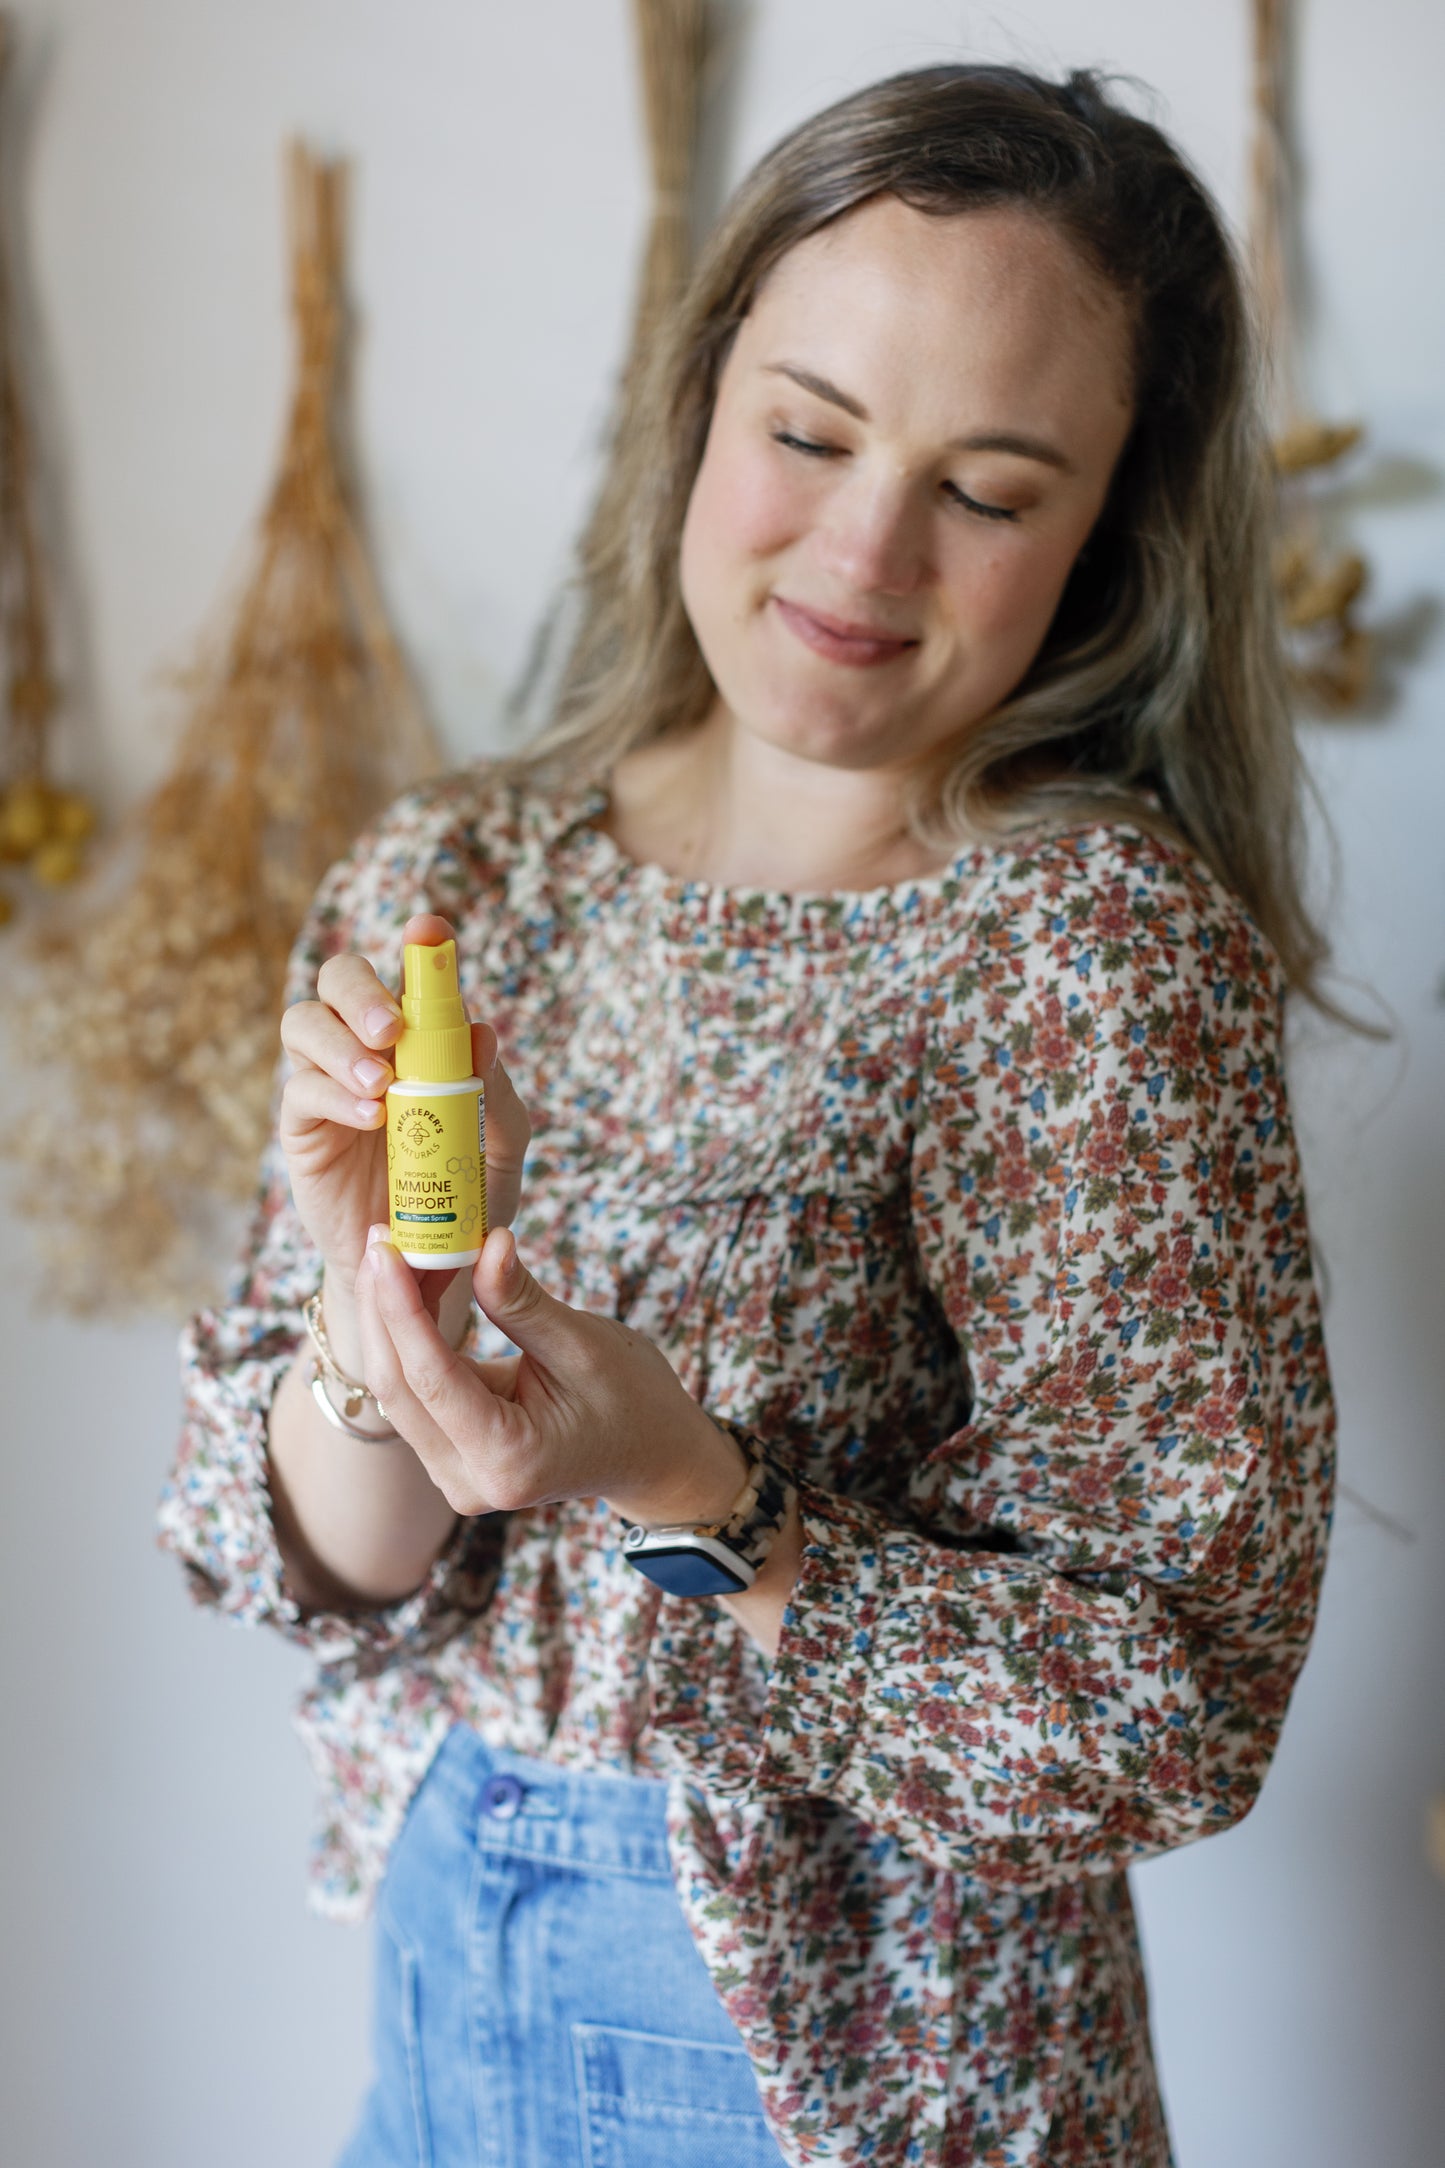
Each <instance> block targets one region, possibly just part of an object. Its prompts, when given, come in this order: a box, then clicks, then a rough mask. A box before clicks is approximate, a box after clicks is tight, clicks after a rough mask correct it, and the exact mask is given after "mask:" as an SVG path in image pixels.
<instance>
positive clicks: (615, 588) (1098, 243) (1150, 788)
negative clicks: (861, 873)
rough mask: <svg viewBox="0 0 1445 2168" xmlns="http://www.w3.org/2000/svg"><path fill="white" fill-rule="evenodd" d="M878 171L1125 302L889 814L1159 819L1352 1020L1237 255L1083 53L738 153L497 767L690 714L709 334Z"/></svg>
mask: <svg viewBox="0 0 1445 2168" xmlns="http://www.w3.org/2000/svg"><path fill="white" fill-rule="evenodd" d="M885 194H886V195H892V196H895V197H897V198H899V199H900V200H901V201H902V202H904V203H906V204H908V205H910V206H911V207H912V208H914V209H916V210H918V211H921V212H925V213H928V214H930V215H934V216H940V217H949V216H954V215H956V214H958V213H961V212H966V211H969V210H975V209H980V208H993V207H997V206H1003V205H1010V206H1017V207H1019V208H1022V209H1025V210H1028V211H1030V212H1032V213H1034V214H1035V215H1037V216H1039V217H1041V218H1043V219H1046V220H1047V221H1048V222H1049V223H1050V224H1051V225H1052V226H1053V227H1054V228H1055V229H1056V230H1057V231H1059V232H1060V233H1061V234H1062V235H1063V236H1064V237H1065V238H1067V239H1068V240H1069V241H1071V242H1072V243H1073V245H1074V246H1075V247H1076V248H1077V249H1078V250H1079V252H1080V254H1081V256H1082V257H1083V259H1084V260H1085V261H1086V262H1087V263H1088V264H1089V265H1090V266H1091V267H1092V268H1093V269H1094V271H1095V272H1096V273H1097V275H1098V276H1099V277H1101V278H1102V279H1104V280H1105V281H1106V282H1107V283H1108V284H1109V285H1110V286H1112V287H1113V288H1114V289H1116V290H1117V291H1118V292H1119V293H1120V294H1122V296H1123V297H1124V298H1125V299H1126V301H1127V302H1128V303H1129V304H1130V307H1131V310H1132V315H1133V322H1134V326H1135V346H1134V389H1135V406H1136V418H1135V421H1134V425H1133V429H1132V432H1131V435H1130V438H1129V441H1128V443H1127V445H1126V447H1125V449H1124V452H1123V453H1122V455H1121V457H1120V460H1119V464H1118V468H1117V470H1116V473H1115V476H1114V479H1113V483H1112V486H1111V489H1110V493H1109V497H1108V501H1107V503H1106V505H1105V507H1104V510H1103V512H1102V514H1101V515H1100V518H1099V521H1098V523H1097V525H1096V527H1095V529H1094V532H1093V534H1092V535H1091V536H1090V539H1089V542H1088V544H1087V546H1086V548H1085V549H1084V551H1083V552H1082V553H1081V555H1080V557H1079V559H1078V561H1077V563H1076V564H1075V566H1074V569H1073V572H1072V574H1071V577H1070V579H1069V582H1068V585H1067V587H1066V589H1065V592H1064V595H1063V598H1062V600H1061V602H1060V605H1059V609H1058V611H1057V614H1056V616H1055V618H1054V621H1053V624H1052V626H1051V627H1050V630H1049V632H1048V635H1047V637H1046V638H1045V640H1044V642H1043V645H1042V647H1041V648H1040V650H1039V652H1038V654H1037V655H1036V656H1035V658H1034V660H1033V662H1032V664H1031V666H1030V668H1029V669H1028V671H1027V672H1026V674H1025V676H1024V677H1023V679H1022V680H1021V682H1020V683H1019V684H1018V685H1017V686H1016V687H1015V688H1014V690H1013V692H1012V694H1011V695H1010V696H1009V698H1008V699H1007V700H1006V701H1004V703H1003V704H1002V705H1001V706H1000V707H999V708H997V709H996V710H995V711H994V712H993V713H992V714H991V715H989V716H988V717H986V718H985V719H984V720H983V721H981V722H977V723H974V724H972V725H971V726H970V727H969V728H968V730H967V731H966V732H964V733H963V734H962V735H961V736H960V739H959V741H958V742H957V744H956V745H953V746H951V747H950V748H949V749H948V756H947V759H946V761H943V762H940V763H939V764H938V765H937V766H935V768H934V769H933V770H932V771H931V772H930V773H929V774H928V775H927V776H925V777H922V778H920V779H919V784H918V788H917V791H916V793H915V797H914V800H913V802H912V803H911V805H910V806H909V808H908V812H909V818H910V824H911V827H912V830H913V832H914V834H915V835H916V836H917V837H918V838H919V840H920V841H921V842H923V843H925V844H927V845H928V846H929V847H930V848H940V847H947V846H948V845H950V844H952V843H954V842H956V841H959V840H961V839H962V838H963V837H965V836H966V835H968V834H970V833H973V832H982V833H985V834H994V835H998V836H1000V837H1002V836H1005V835H1007V834H1009V833H1013V832H1018V831H1021V830H1024V829H1027V828H1032V827H1036V826H1038V825H1039V824H1041V823H1043V824H1047V825H1050V826H1056V825H1067V824H1069V823H1070V822H1074V821H1077V820H1079V819H1080V818H1096V817H1098V816H1099V814H1100V813H1106V814H1107V813H1109V812H1111V811H1117V812H1118V813H1121V814H1123V815H1126V816H1127V817H1129V818H1130V819H1133V820H1134V821H1136V822H1139V823H1142V824H1143V825H1145V826H1146V827H1149V828H1152V829H1154V830H1156V831H1161V832H1164V833H1166V834H1170V835H1174V836H1182V837H1183V838H1184V839H1185V840H1186V841H1187V842H1188V843H1189V844H1190V845H1191V846H1192V847H1193V848H1194V849H1195V850H1196V851H1197V852H1198V853H1199V855H1200V856H1201V857H1202V858H1203V859H1204V860H1205V861H1206V862H1207V863H1208V864H1209V865H1210V866H1211V867H1212V868H1213V870H1214V871H1215V873H1216V874H1217V875H1218V876H1219V878H1220V879H1221V880H1222V881H1223V882H1224V883H1225V884H1226V886H1227V887H1228V888H1229V889H1231V890H1232V891H1233V893H1234V894H1235V895H1236V896H1237V897H1238V898H1239V899H1240V900H1241V902H1242V903H1243V904H1244V905H1245V907H1246V908H1247V910H1248V911H1249V912H1250V914H1251V916H1252V917H1253V919H1254V921H1255V923H1256V924H1257V926H1258V927H1259V929H1260V930H1261V932H1262V933H1263V934H1264V935H1265V937H1266V939H1267V940H1268V941H1269V942H1270V944H1271V946H1272V947H1273V949H1274V951H1275V953H1276V954H1277V956H1278V957H1279V959H1280V963H1281V965H1282V968H1283V971H1284V975H1285V980H1286V983H1287V984H1288V985H1289V986H1291V987H1293V988H1298V989H1299V990H1300V991H1301V992H1303V993H1304V994H1306V995H1307V996H1308V997H1309V998H1310V999H1311V1000H1312V1001H1313V1002H1314V1003H1315V1004H1316V1005H1317V1006H1318V1007H1319V1008H1321V1009H1323V1010H1325V1011H1326V1012H1327V1013H1329V1014H1331V1015H1333V1016H1335V1017H1337V1018H1339V1019H1341V1020H1343V1021H1347V1022H1350V1023H1355V1022H1356V1020H1355V1019H1353V1018H1348V1017H1346V1016H1345V1014H1344V1012H1343V1011H1341V1010H1340V1009H1338V1008H1337V1006H1336V1005H1335V1003H1334V1002H1333V1001H1331V1000H1330V999H1329V998H1328V997H1327V996H1325V995H1324V994H1323V993H1322V991H1321V989H1320V985H1319V974H1320V971H1321V968H1322V965H1323V963H1324V961H1325V958H1326V956H1327V953H1328V950H1327V945H1326V942H1325V940H1324V937H1323V935H1322V934H1321V932H1320V931H1319V929H1318V928H1317V926H1316V925H1315V924H1314V922H1313V920H1312V918H1311V915H1310V912H1309V909H1308V906H1307V903H1306V900H1305V897H1304V893H1303V885H1304V862H1305V828H1304V818H1303V800H1304V794H1305V790H1306V788H1307V787H1308V783H1307V776H1306V772H1305V770H1304V767H1303V763H1302V761H1301V758H1300V755H1299V751H1298V747H1297V743H1296V739H1295V732H1294V727H1293V722H1292V718H1291V715H1290V712H1289V707H1288V703H1287V698H1286V689H1285V677H1284V668H1283V658H1282V654H1281V649H1280V640H1279V629H1278V618H1277V612H1276V607H1275V602H1274V597H1273V592H1272V587H1271V580H1270V544H1271V539H1272V524H1273V490H1272V486H1271V481H1270V472H1269V463H1268V458H1267V448H1266V443H1265V439H1264V432H1263V423H1262V418H1261V400H1260V397H1259V387H1258V371H1257V364H1256V357H1255V352H1254V346H1253V341H1252V337H1251V331H1250V324H1249V317H1248V311H1247V308H1246V304H1245V301H1244V296H1243V289H1242V282H1241V278H1240V274H1239V271H1238V268H1237V266H1236V263H1235V260H1234V257H1233V253H1232V251H1231V248H1230V244H1229V241H1228V240H1227V238H1226V235H1225V232H1224V229H1223V225H1222V223H1221V220H1220V217H1219V214H1218V212H1217V210H1216V208H1215V206H1214V204H1213V203H1212V201H1211V199H1210V197H1209V195H1208V193H1207V191H1206V190H1205V188H1204V187H1203V186H1202V184H1201V183H1200V181H1199V180H1198V179H1197V178H1196V177H1195V175H1194V174H1193V173H1192V172H1191V171H1190V170H1189V168H1188V166H1187V165H1186V164H1185V163H1184V161H1183V159H1182V158H1181V157H1180V155H1179V153H1178V152H1177V151H1176V150H1175V149H1174V147H1173V146H1172V144H1170V142H1169V141H1168V139H1167V138H1166V137H1165V136H1164V135H1163V134H1162V133H1161V132H1160V130H1159V129H1157V128H1155V127H1154V126H1152V125H1151V124H1150V123H1149V122H1148V121H1145V120H1142V119H1140V118H1138V117H1137V116H1136V115H1134V114H1132V113H1130V112H1128V111H1127V110H1125V109H1124V108H1123V107H1122V106H1120V105H1117V104H1115V103H1114V102H1113V101H1112V100H1111V99H1110V98H1109V97H1108V96H1107V95H1106V94H1105V92H1104V89H1103V88H1102V85H1101V83H1100V81H1099V79H1098V78H1097V77H1096V76H1094V75H1092V74H1088V73H1078V74H1074V75H1071V76H1070V77H1069V78H1068V80H1067V81H1066V82H1063V83H1053V82H1049V81H1046V80H1044V79H1042V78H1040V77H1038V76H1034V75H1031V74H1028V73H1026V72H1024V71H1023V70H1021V69H1016V68H1005V67H990V66H945V67H930V68H920V69H916V70H913V71H910V72H909V73H906V74H902V75H896V76H893V77H891V78H889V79H888V80H887V81H885V82H880V83H875V84H873V85H871V86H870V87H869V88H867V89H865V90H862V91H859V92H857V93H856V94H854V95H853V96H850V97H847V98H844V99H842V100H841V101H840V102H839V103H838V104H836V105H833V106H830V107H829V108H828V109H827V110H826V111H825V112H822V113H819V114H817V115H815V116H814V117H813V118H812V119H810V120H808V121H806V122H804V124H803V125H802V126H801V127H799V128H797V129H795V130H794V131H793V132H792V133H791V134H790V135H788V136H787V137H785V138H784V139H783V141H782V142H780V143H779V144H778V145H777V146H776V147H775V148H774V149H773V150H772V151H770V152H769V153H768V154H767V156H766V157H765V158H763V159H762V160H761V161H760V163H759V164H758V165H757V166H755V167H754V168H753V170H752V172H751V173H750V174H749V175H748V176H747V177H746V179H745V180H744V181H743V182H742V184H741V185H740V187H739V188H738V189H737V191H736V193H735V194H734V196H733V198H732V200H731V202H730V203H729V204H728V206H727V208H726V210H725V211H724V213H723V215H722V217H721V219H720V221H719V222H718V224H717V226H716V227H715V229H714V230H713V232H712V234H711V236H710V238H709V239H708V242H707V244H706V246H705V248H704V250H703V252H702V254H701V257H700V259H699V261H698V264H697V266H696V269H695V271H694V273H693V276H692V278H691V280H690V282H689V284H688V287H687V290H686V292H685V293H684V295H683V297H682V299H681V301H680V303H679V305H678V307H677V308H676V310H675V311H674V313H673V314H672V316H671V318H670V320H668V321H667V322H666V323H665V324H664V325H663V326H662V327H661V329H660V331H659V333H658V335H657V337H656V340H655V342H654V344H653V346H652V348H651V350H650V352H649V353H648V354H647V355H646V356H645V357H644V365H643V367H642V368H641V369H640V370H639V372H638V373H637V375H636V377H635V378H634V381H633V385H632V388H631V391H630V395H629V398H628V401H627V405H626V409H625V411H624V412H623V414H622V416H621V417H620V420H619V424H618V428H617V432H616V436H615V440H614V443H613V447H612V456H611V461H610V464H609V467H608V471H607V474H606V477H605V479H604V482H603V486H602V490H601V493H600V495H599V498H598V501H597V506H596V510H595V512H594V514H593V517H592V520H591V523H590V525H589V527H588V530H587V533H586V535H585V537H584V539H583V542H582V545H581V548H580V551H579V560H578V570H577V576H576V582H575V592H574V595H573V598H572V599H573V603H574V610H575V630H574V632H573V634H572V636H571V640H570V645H569V646H568V649H567V652H566V657H565V661H564V663H563V666H562V669H561V674H560V679H559V681H558V684H557V687H556V690H555V692H554V694H553V695H552V697H551V701H550V713H549V715H548V718H547V721H546V723H545V726H544V727H543V728H542V730H541V731H540V733H539V734H538V735H537V736H536V737H535V738H534V739H533V740H532V741H531V742H530V743H529V744H528V745H527V746H526V747H525V748H524V749H523V750H522V752H521V753H520V754H519V755H517V756H516V760H515V762H514V763H513V765H514V766H516V767H519V768H524V769H534V768H536V767H538V766H542V765H546V766H552V767H555V766H565V767H566V768H567V769H569V770H570V771H571V772H573V773H582V774H585V775H588V776H599V777H600V776H605V775H606V774H607V772H608V771H609V770H610V769H611V767H612V765H613V764H614V762H616V761H617V760H618V759H619V758H620V757H621V756H622V754H624V753H626V752H628V751H629V750H631V749H632V748H634V747H636V746H640V745H642V744H645V743H646V742H648V741H649V740H652V739H654V738H657V737H659V736H661V735H662V734H663V733H665V732H669V731H674V730H685V729H686V728H688V727H689V726H690V725H693V724H696V723H699V722H700V721H701V720H702V719H703V717H704V716H705V715H706V713H707V712H708V710H709V708H710V706H711V704H712V702H713V699H714V697H715V694H714V688H713V684H712V680H711V677H710V675H709V673H708V670H707V666H706V664H705V662H704V660H703V657H702V654H701V652H700V650H699V648H698V644H697V641H696V638H695V637H694V634H693V631H692V627H691V624H690V623H689V621H688V618H687V615H686V612H685V611H684V609H683V604H682V597H681V593H680V590H679V578H678V557H679V544H680V538H681V533H682V526H683V519H684V516H685V514H686V511H687V505H688V499H689V497H690V495H691V491H692V485H693V481H694V478H695V476H696V474H697V471H698V467H699V465H700V463H701V459H702V454H703V447H704V444H705V442H706V438H707V431H708V425H709V422H710V420H711V416H712V409H713V402H714V399H715V397H716V392H717V386H718V380H719V377H720V374H721V371H722V367H723V364H724V361H725V360H726V358H727V354H728V351H729V349H730V347H731V344H732V341H733V338H734V336H735V334H736V332H737V329H738V326H739V324H740V323H741V322H742V320H743V318H744V317H745V316H746V314H747V312H748V309H749V307H750V306H751V304H752V301H753V297H754V295H755V294H756V293H757V291H758V289H759V286H760V285H761V283H762V281H763V280H764V279H765V278H766V276H767V274H768V273H769V271H770V270H771V269H772V267H773V266H774V265H775V264H776V263H777V262H778V261H779V260H780V259H781V258H782V257H783V256H784V255H786V253H787V252H788V250H789V249H790V248H792V247H793V246H794V245H795V244H796V243H797V242H799V241H801V240H803V239H804V238H805V237H806V236H807V235H809V234H813V233H816V232H818V231H819V230H820V229H821V228H822V227H824V226H826V225H828V224H829V223H830V222H831V221H832V220H834V219H837V218H840V217H842V216H843V215H844V214H845V213H847V212H849V211H851V210H853V209H855V208H857V207H858V206H859V205H860V204H863V203H865V202H867V201H868V200H869V199H870V198H872V197H875V196H879V195H885ZM1146 793H1147V794H1148V795H1145V794H1146ZM1365 1028H1369V1027H1365Z"/></svg>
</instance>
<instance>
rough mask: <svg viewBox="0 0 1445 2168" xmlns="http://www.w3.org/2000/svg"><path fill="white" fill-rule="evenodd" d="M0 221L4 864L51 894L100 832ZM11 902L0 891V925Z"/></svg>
mask: <svg viewBox="0 0 1445 2168" xmlns="http://www.w3.org/2000/svg"><path fill="white" fill-rule="evenodd" d="M14 48H15V36H14V21H13V18H12V17H11V16H10V15H8V14H0V101H3V100H4V98H5V97H6V95H7V93H8V88H9V81H8V79H9V73H10V63H11V59H12V57H13V54H14ZM5 226H6V222H5V221H4V220H0V650H3V654H4V658H5V662H6V664H7V666H8V676H7V680H6V684H5V693H4V700H3V704H0V728H3V753H0V859H3V860H5V861H6V863H8V864H10V865H25V866H28V868H29V870H30V872H31V873H32V874H33V875H34V877H35V879H36V880H38V881H41V882H44V883H45V884H46V885H47V886H50V887H55V886H58V885H60V884H61V883H63V882H65V881H69V880H73V879H74V877H75V875H76V874H77V873H78V872H79V870H80V857H81V846H82V844H83V843H84V841H85V838H86V837H87V836H88V835H89V834H90V831H91V829H92V828H93V827H94V825H95V815H94V812H93V810H92V808H91V806H90V803H89V801H88V800H87V799H85V798H82V797H80V796H79V795H78V794H77V793H76V792H74V791H64V790H60V789H58V788H57V787H56V784H55V781H54V778H53V775H52V773H51V759H50V744H49V737H50V731H49V725H50V719H51V717H52V715H53V714H54V712H55V709H56V706H57V704H58V702H59V697H60V696H59V691H58V688H57V686H56V683H55V675H54V672H53V670H52V668H51V645H50V613H49V609H48V607H47V601H46V593H45V578H44V572H43V568H42V565H41V560H40V550H39V547H38V544H37V541H36V535H35V519H34V502H33V499H34V480H33V475H32V456H31V444H30V428H29V424H28V422H27V420H26V414H25V405H24V401H23V399H22V397H21V390H20V370H19V364H18V359H17V353H18V345H19V342H18V338H17V335H16V329H15V312H14V285H13V281H12V279H11V275H10V262H9V252H8V245H7V243H8V237H7V233H6V230H5ZM13 911H14V900H13V898H12V897H11V896H10V894H9V893H8V891H6V890H4V889H0V925H4V924H5V923H7V922H8V920H9V919H10V917H11V915H12V913H13Z"/></svg>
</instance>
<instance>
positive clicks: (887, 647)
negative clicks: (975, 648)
mask: <svg viewBox="0 0 1445 2168" xmlns="http://www.w3.org/2000/svg"><path fill="white" fill-rule="evenodd" d="M772 599H773V602H774V603H775V604H776V605H777V610H778V615H779V616H780V617H781V618H782V620H783V623H784V624H785V625H786V626H787V628H788V630H789V631H790V632H791V633H792V634H793V635H794V637H795V638H796V639H798V640H801V642H802V643H803V645H804V647H807V648H810V649H811V650H812V652H813V653H814V654H815V655H822V656H824V657H825V658H826V660H828V661H829V662H841V663H849V664H851V665H852V666H853V667H854V668H855V669H858V668H862V669H866V668H868V667H870V666H871V665H873V664H875V663H884V662H896V661H897V660H898V658H899V656H900V655H906V654H908V652H909V651H910V649H912V648H915V647H917V645H918V642H917V640H913V639H903V638H900V637H899V636H898V635H897V634H889V633H881V632H875V631H872V630H870V629H869V628H868V627H867V626H864V625H852V624H849V623H847V622H846V621H845V620H844V619H842V618H838V617H824V616H820V615H819V614H818V612H817V611H816V610H805V609H804V608H803V606H802V604H801V603H797V602H788V601H786V600H785V599H784V597H783V596H782V595H774V596H773V598H772Z"/></svg>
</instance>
